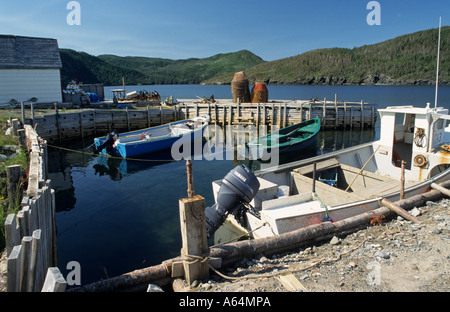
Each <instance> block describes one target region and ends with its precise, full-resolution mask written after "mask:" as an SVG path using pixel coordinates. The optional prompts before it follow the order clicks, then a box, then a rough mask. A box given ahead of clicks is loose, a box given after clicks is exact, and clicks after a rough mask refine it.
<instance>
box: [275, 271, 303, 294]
mask: <svg viewBox="0 0 450 312" xmlns="http://www.w3.org/2000/svg"><path fill="white" fill-rule="evenodd" d="M278 279H279V280H280V282H281V284H282V285H283V287H284V288H285V289H286V290H287V291H307V289H306V287H305V286H303V284H302V283H300V281H299V280H298V279H297V278H296V277H295V276H294V274H292V273H291V272H289V273H285V274H282V275H280V276H279V277H278Z"/></svg>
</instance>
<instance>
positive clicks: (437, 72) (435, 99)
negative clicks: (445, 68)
mask: <svg viewBox="0 0 450 312" xmlns="http://www.w3.org/2000/svg"><path fill="white" fill-rule="evenodd" d="M441 20H442V17H439V39H438V52H437V65H436V92H435V97H434V109H436V108H437V102H438V87H439V53H440V50H441Z"/></svg>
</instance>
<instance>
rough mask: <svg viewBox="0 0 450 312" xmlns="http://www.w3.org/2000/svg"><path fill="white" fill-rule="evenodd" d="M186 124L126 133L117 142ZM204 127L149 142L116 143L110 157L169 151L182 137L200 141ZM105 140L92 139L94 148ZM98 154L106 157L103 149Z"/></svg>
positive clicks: (102, 138) (179, 122)
mask: <svg viewBox="0 0 450 312" xmlns="http://www.w3.org/2000/svg"><path fill="white" fill-rule="evenodd" d="M186 122H187V121H186V120H182V121H177V122H174V123H171V124H167V125H162V126H157V127H153V128H147V129H143V130H137V131H132V132H127V133H124V134H121V135H119V141H120V140H122V139H123V138H127V137H133V136H134V137H137V138H140V136H141V135H145V134H152V133H157V132H158V131H164V130H165V129H170V127H171V126H174V125H182V124H185V123H186ZM206 126H207V123H204V124H203V126H202V127H201V128H199V129H195V130H192V131H190V132H188V133H186V134H184V135H183V134H180V135H176V136H172V135H168V136H162V137H157V138H154V139H149V140H144V139H136V140H134V141H132V142H127V143H118V144H117V145H116V147H115V148H114V150H113V153H112V155H111V156H115V157H122V158H132V157H137V156H140V155H145V154H151V153H155V152H160V151H163V150H167V149H171V148H172V145H173V144H174V143H175V142H176V141H177V140H179V139H180V138H182V137H183V136H186V135H190V139H191V140H192V141H194V140H197V139H201V138H202V137H203V131H204V129H205V128H206ZM167 131H169V132H170V130H167ZM105 140H106V137H101V138H95V139H94V143H95V147H96V148H98V147H99V146H100V145H101V144H102V143H103V142H104V141H105ZM100 154H106V155H108V154H107V152H106V149H103V150H102V151H100Z"/></svg>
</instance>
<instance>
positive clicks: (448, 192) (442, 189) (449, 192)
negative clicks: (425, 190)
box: [431, 183, 450, 197]
mask: <svg viewBox="0 0 450 312" xmlns="http://www.w3.org/2000/svg"><path fill="white" fill-rule="evenodd" d="M431 188H433V189H435V190H437V191H439V192H441V193H442V194H444V195H446V196H449V197H450V190H449V189H446V188H445V187H442V186H440V185H439V184H436V183H431Z"/></svg>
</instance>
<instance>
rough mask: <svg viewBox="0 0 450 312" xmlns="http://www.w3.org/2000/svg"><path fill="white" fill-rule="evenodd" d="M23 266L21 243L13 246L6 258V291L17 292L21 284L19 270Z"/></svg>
mask: <svg viewBox="0 0 450 312" xmlns="http://www.w3.org/2000/svg"><path fill="white" fill-rule="evenodd" d="M22 266H23V252H22V245H17V246H14V248H13V250H12V251H11V254H10V255H9V257H8V260H7V268H8V269H7V270H8V272H7V282H6V291H7V292H19V291H20V288H21V285H20V281H21V272H22Z"/></svg>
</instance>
